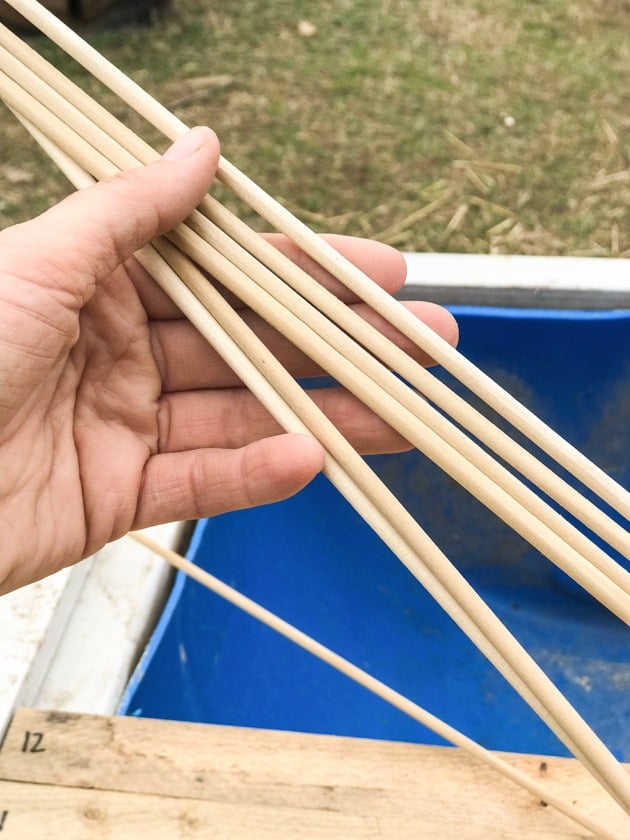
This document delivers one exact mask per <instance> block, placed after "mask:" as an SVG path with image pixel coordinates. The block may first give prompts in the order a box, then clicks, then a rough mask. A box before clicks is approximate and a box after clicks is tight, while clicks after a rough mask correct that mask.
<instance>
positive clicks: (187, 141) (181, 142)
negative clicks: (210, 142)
mask: <svg viewBox="0 0 630 840" xmlns="http://www.w3.org/2000/svg"><path fill="white" fill-rule="evenodd" d="M207 137H208V131H207V129H205V128H202V127H201V126H198V127H197V128H191V130H190V131H189V132H188V133H187V134H184V135H183V136H182V137H179V138H178V139H177V140H176V141H175V142H174V143H173V145H172V146H171V147H170V149H167V151H166V152H165V153H164V155H163V158H164V160H184V159H185V158H188V157H192V156H193V155H194V154H195V152H197V151H199V149H200V148H201V147H202V146H203V144H204V143H205V141H206V139H207Z"/></svg>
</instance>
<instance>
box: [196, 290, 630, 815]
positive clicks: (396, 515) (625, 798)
mask: <svg viewBox="0 0 630 840" xmlns="http://www.w3.org/2000/svg"><path fill="white" fill-rule="evenodd" d="M204 283H205V281H204ZM205 287H206V288H211V287H210V286H209V285H208V284H207V283H205ZM359 461H360V459H359ZM360 463H361V464H362V465H363V462H362V461H360ZM376 496H377V498H378V499H379V501H382V498H383V492H382V491H381V489H380V488H377V490H376ZM390 515H392V514H390ZM399 519H400V513H399V511H397V510H396V511H395V513H394V514H393V521H394V522H396V523H397V524H398V523H399ZM413 526H414V527H415V528H416V529H417V526H416V524H415V523H413ZM416 537H417V534H416ZM422 538H424V535H423V537H422ZM422 538H421V541H422ZM433 548H436V547H433ZM438 552H439V550H438ZM438 557H439V555H438ZM433 559H434V558H432V562H433ZM447 563H448V561H447ZM438 565H439V560H438ZM449 586H450V587H453V579H450V580H449V581H447V584H446V586H445V588H446V589H447V591H449V589H448V587H449ZM455 589H459V586H457V587H455ZM475 594H476V593H475ZM459 595H460V597H461V593H459ZM464 600H466V599H464ZM481 604H482V605H483V602H481ZM483 607H485V605H483V606H482V613H483ZM486 609H487V608H486ZM481 617H482V618H485V619H486V623H485V626H484V622H483V621H479V620H478V618H476V619H475V620H476V621H477V623H478V624H479V627H480V628H482V632H483V633H484V635H485V637H486V639H489V638H492V635H491V633H489V632H488V620H489V621H490V623H492V618H494V617H493V616H492V614H491V613H490V616H488V614H486V615H485V616H484V615H483V614H482V616H481ZM492 629H493V630H495V629H496V630H498V629H503V630H504V628H502V626H501V625H500V623H499V627H498V628H496V627H492ZM532 664H533V663H532ZM518 666H519V668H522V666H523V663H522V662H519V663H518ZM534 682H535V681H534ZM537 687H538V686H537ZM560 697H561V698H562V701H564V703H565V704H566V700H565V699H564V698H563V697H562V695H560ZM552 705H553V704H552ZM563 712H564V714H563V715H561V716H560V718H559V719H561V720H563V723H564V724H566V723H567V721H568V722H569V723H571V724H572V725H574V724H575V722H576V721H575V720H571V718H572V713H573V715H574V714H575V713H574V712H573V710H572V709H571V707H570V706H569V709H568V710H567V709H566V708H565V709H564V710H563ZM578 720H579V718H578ZM582 723H583V722H582ZM558 728H560V729H561V727H558ZM578 729H579V726H578ZM582 734H583V733H582ZM591 734H592V733H591ZM590 746H591V747H592V746H593V745H590ZM599 746H601V747H603V745H599ZM603 749H604V753H600V756H599V759H603V758H604V755H607V756H608V758H609V757H610V756H609V754H608V753H607V751H605V748H603ZM574 752H575V750H574ZM579 752H580V750H579V749H578V751H577V754H579ZM597 752H598V745H597V744H595V753H597ZM587 760H588V759H587ZM615 766H616V765H615ZM612 769H613V768H612V767H610V768H607V770H608V771H612ZM596 775H597V771H596ZM614 776H615V772H614V771H613V782H612V786H613V790H614V786H615V783H620V784H621V785H622V790H623V784H624V783H625V784H626V785H627V782H628V779H627V777H626V776H625V774H622V776H621V777H618V778H617V779H615V778H614ZM598 777H599V778H600V779H601V778H602V777H601V775H599V776H598ZM602 781H603V783H604V784H605V785H606V784H607V780H606V778H604V779H603V780H602ZM609 784H610V782H609ZM609 789H610V787H609ZM619 801H620V802H625V803H626V805H627V804H628V801H629V800H628V796H627V791H626V792H625V793H621V798H620V799H619Z"/></svg>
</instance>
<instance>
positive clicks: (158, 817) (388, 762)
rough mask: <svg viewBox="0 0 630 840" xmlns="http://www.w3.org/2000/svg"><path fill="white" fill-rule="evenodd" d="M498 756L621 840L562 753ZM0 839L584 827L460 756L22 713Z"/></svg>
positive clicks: (7, 770)
mask: <svg viewBox="0 0 630 840" xmlns="http://www.w3.org/2000/svg"><path fill="white" fill-rule="evenodd" d="M507 758H508V759H509V760H510V761H511V762H513V763H514V764H515V765H517V766H518V767H519V768H520V769H522V770H525V771H527V772H529V773H531V774H532V775H533V776H534V777H536V778H539V779H540V778H541V777H544V779H545V782H546V783H548V784H549V788H550V790H553V791H554V792H555V793H556V794H564V795H565V796H566V797H567V798H568V799H569V800H570V801H572V802H574V803H575V804H576V805H578V806H580V807H582V808H583V809H584V810H585V811H587V812H588V813H589V814H590V815H591V816H592V817H595V818H597V819H599V820H600V821H601V822H602V823H603V824H604V825H607V826H608V827H609V829H610V830H617V829H618V833H619V837H620V838H622V837H628V836H629V834H628V831H629V827H630V826H629V822H628V818H627V816H626V815H625V814H623V813H622V812H621V810H620V809H619V808H618V806H616V805H615V804H614V803H613V802H612V801H611V800H610V799H609V797H608V796H607V795H606V794H605V793H604V792H603V791H601V789H600V788H598V786H597V784H596V783H595V782H594V781H592V779H591V778H590V777H589V776H588V774H587V773H586V772H585V771H584V770H583V769H582V768H581V766H580V765H578V764H577V762H575V761H573V760H570V759H558V758H548V757H547V758H543V757H541V756H531V755H509V756H507ZM0 833H1V834H2V838H0V840H4V839H5V838H6V840H18V838H19V840H41V838H44V837H45V838H46V840H92V838H116V840H126V838H129V840H131V838H133V840H138V839H139V838H151V840H161V838H164V840H167V839H168V840H177V838H193V837H194V838H215V837H216V838H248V840H263V838H264V840H266V839H267V838H289V837H290V838H298V839H299V838H322V839H323V838H331V839H332V838H361V840H364V838H375V837H390V838H396V840H398V838H401V840H404V839H405V838H428V840H438V838H439V840H445V838H451V837H457V838H458V840H481V839H482V838H483V840H499V838H502V840H509V838H518V840H560V838H563V840H569V839H570V838H574V840H577V838H585V837H587V836H588V833H587V832H586V831H585V830H584V829H580V828H579V827H577V826H575V825H574V824H573V823H572V821H571V820H569V819H568V818H566V817H564V816H562V815H561V814H558V813H557V812H555V811H554V810H553V809H552V808H550V807H547V806H545V805H544V804H543V803H541V802H540V801H538V800H536V799H534V798H533V797H532V796H531V795H529V794H527V793H525V792H523V791H522V790H521V789H520V788H517V787H515V786H514V785H513V784H512V783H510V782H507V781H505V780H503V779H502V778H501V777H499V776H498V775H496V774H495V773H494V772H493V771H491V770H488V769H486V768H485V767H484V766H481V765H479V764H477V763H476V762H474V761H472V760H471V759H469V758H467V757H466V756H465V755H463V754H462V753H461V752H460V751H459V750H456V749H451V748H441V747H428V746H424V745H417V744H403V743H392V742H384V741H368V740H362V739H354V738H340V737H331V736H321V735H306V734H302V733H294V732H272V731H265V730H254V729H240V728H236V727H225V726H214V725H201V724H184V723H174V722H170V721H153V720H145V719H141V718H124V717H106V716H97V715H77V714H70V713H60V712H45V711H36V710H31V709H21V710H19V711H18V712H17V713H16V715H15V716H14V718H13V721H12V723H11V726H10V728H9V730H8V732H7V735H6V738H5V741H4V743H3V746H2V750H1V751H0Z"/></svg>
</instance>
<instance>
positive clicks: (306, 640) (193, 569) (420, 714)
mask: <svg viewBox="0 0 630 840" xmlns="http://www.w3.org/2000/svg"><path fill="white" fill-rule="evenodd" d="M129 536H130V537H131V538H132V539H134V540H135V541H137V542H139V543H141V544H142V545H144V546H146V547H147V548H148V549H149V550H150V551H152V552H153V553H154V554H157V555H158V556H160V557H162V558H163V559H164V560H166V561H167V562H168V563H169V564H170V565H171V566H173V567H174V568H175V569H178V570H179V571H180V572H182V573H183V574H185V575H187V576H188V577H190V578H192V579H193V580H195V581H197V582H198V583H200V584H201V585H202V586H204V587H205V588H206V589H209V590H210V591H211V592H214V593H215V595H218V596H219V597H220V598H223V599H224V600H226V601H228V602H229V603H231V604H233V605H234V606H235V607H237V608H238V609H240V610H242V611H243V612H245V613H247V614H248V615H250V616H251V617H252V618H254V619H256V620H257V621H260V622H261V623H262V624H264V625H266V626H267V627H270V628H271V629H272V630H274V631H275V632H276V633H279V634H280V635H281V636H284V638H286V639H288V640H289V641H291V642H293V643H294V644H296V645H298V646H299V647H301V648H302V649H303V650H306V651H307V652H308V653H310V654H312V655H313V656H316V657H317V658H318V659H321V660H322V661H323V662H326V663H327V664H328V665H330V666H331V667H332V668H334V669H335V670H337V671H339V672H340V673H342V674H344V675H345V676H346V677H348V678H349V679H351V680H353V681H354V682H356V683H358V684H359V685H361V686H363V688H365V689H367V690H368V691H370V692H371V693H372V694H375V695H376V696H377V697H380V698H381V700H384V701H385V702H386V703H389V704H390V705H391V706H393V707H394V708H396V709H399V710H400V711H401V712H403V713H404V714H406V715H408V716H409V717H410V718H412V719H413V720H415V721H417V722H418V723H420V724H422V725H423V726H426V727H427V729H430V730H432V731H433V732H435V733H436V734H437V735H439V736H440V737H441V738H444V740H446V741H449V742H450V743H451V744H454V745H455V746H456V747H459V748H460V749H461V750H463V751H464V752H466V753H468V754H469V755H471V756H472V757H473V758H475V759H476V760H477V761H480V762H482V763H483V764H486V765H488V766H489V767H492V768H493V769H494V770H496V771H497V772H499V773H501V775H502V776H505V777H506V778H508V779H510V780H511V781H513V782H515V783H516V784H517V785H519V786H520V787H522V788H524V789H525V790H527V791H529V793H531V794H533V795H534V796H535V797H536V798H537V799H540V800H541V801H542V802H546V803H547V804H548V805H551V806H553V807H554V808H556V809H557V810H558V811H560V812H561V813H563V814H565V816H567V817H569V818H570V819H572V820H574V821H575V822H576V823H578V825H581V826H582V827H583V828H586V829H587V830H588V831H591V832H593V834H594V835H595V837H601V838H604V839H605V840H620V838H618V837H616V836H614V835H613V834H612V833H611V832H610V831H609V830H608V829H607V827H606V826H604V825H602V824H601V823H599V822H596V821H595V820H593V819H592V818H590V817H589V816H587V815H586V814H584V813H583V812H582V811H581V810H580V809H578V808H576V807H575V806H574V805H573V804H571V803H569V802H566V801H565V800H563V799H560V798H559V797H557V796H555V795H554V794H553V793H551V792H550V791H549V790H548V789H547V788H546V787H545V786H544V785H541V784H540V783H539V782H538V781H536V780H534V779H531V778H530V777H529V776H527V775H526V774H525V773H522V772H521V771H520V770H517V769H516V768H515V767H512V765H510V764H509V762H507V761H505V760H504V759H502V758H501V757H500V756H499V755H497V754H496V753H495V752H492V751H491V750H487V749H485V748H484V747H482V746H480V745H479V744H478V743H477V742H476V741H473V740H472V739H471V738H468V737H467V736H466V735H464V734H463V733H462V732H460V731H459V730H457V729H455V728H454V727H452V726H449V724H447V723H445V722H444V721H443V720H441V719H440V718H439V717H437V716H436V715H433V714H431V712H429V711H427V710H426V709H424V708H422V707H421V706H419V705H418V704H417V703H414V702H413V700H410V699H409V698H408V697H406V696H404V695H403V694H401V693H400V692H398V691H396V690H395V689H393V688H391V687H390V686H388V685H386V684H385V683H383V682H382V681H381V680H378V679H376V677H373V676H372V675H371V674H369V673H367V672H366V671H364V670H363V669H361V668H359V667H358V666H357V665H354V664H353V663H352V662H349V661H348V660H347V659H345V658H344V657H342V656H340V655H339V654H338V653H335V652H334V651H333V650H331V649H330V648H327V647H326V646H325V645H322V644H321V643H320V642H318V641H316V640H315V639H313V638H312V637H310V636H308V635H307V634H306V633H303V632H302V631H301V630H298V628H297V627H294V626H293V625H292V624H289V622H287V621H284V620H283V619H282V618H280V617H279V616H277V615H276V614H275V613H273V612H271V611H269V610H267V609H265V608H264V607H262V606H261V605H260V604H258V603H256V602H255V601H253V600H252V599H251V598H248V597H247V596H246V595H243V594H242V593H241V592H239V591H238V590H237V589H234V588H233V587H231V586H229V585H228V584H226V583H224V582H223V581H221V580H219V578H217V577H216V576H214V575H211V574H210V573H209V572H207V571H205V570H204V569H202V568H200V567H199V566H197V565H196V564H194V563H191V562H190V561H189V560H186V559H185V558H184V557H182V556H181V555H180V554H177V553H176V552H174V551H172V550H170V549H168V548H165V547H163V546H162V545H160V544H159V543H158V542H156V541H155V540H153V539H152V538H151V537H149V536H147V534H145V533H143V532H142V531H134V532H131V533H130V534H129Z"/></svg>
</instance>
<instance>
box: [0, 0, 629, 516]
mask: <svg viewBox="0 0 630 840" xmlns="http://www.w3.org/2000/svg"><path fill="white" fill-rule="evenodd" d="M8 2H9V5H11V6H12V7H13V8H14V9H16V10H17V11H18V12H20V14H22V15H24V17H25V18H26V19H27V20H29V21H30V22H31V23H32V24H33V25H34V26H36V27H37V28H39V29H40V30H41V31H42V32H44V33H45V34H46V35H47V36H48V37H49V38H51V40H53V41H54V42H55V43H57V44H58V45H59V46H60V47H61V48H62V49H64V50H65V51H66V52H67V53H68V54H69V55H71V56H72V57H73V58H74V59H75V60H76V61H78V62H79V63H80V64H81V65H82V66H84V67H85V68H86V69H88V70H89V71H90V72H91V73H92V74H93V75H94V76H95V77H96V78H98V79H99V80H100V81H101V82H103V84H105V85H106V86H107V87H109V88H110V89H111V90H113V91H114V92H115V93H116V94H117V95H118V96H120V98H121V99H123V100H124V101H126V102H127V103H128V104H130V105H131V107H133V108H134V109H135V110H136V111H138V113H139V114H141V115H142V116H143V117H144V118H145V119H146V120H147V121H148V122H150V123H151V124H152V125H154V126H155V127H157V128H158V129H159V130H161V131H162V132H163V133H164V134H165V135H166V136H167V137H169V138H171V139H175V138H176V137H178V136H180V135H181V134H183V133H184V132H185V131H186V130H187V127H186V126H185V125H184V123H183V122H182V121H181V120H179V119H178V118H177V117H176V116H175V115H174V114H172V113H171V112H170V111H168V109H166V108H164V106H162V105H161V104H160V103H159V102H157V101H156V100H155V99H153V97H151V96H150V95H149V94H148V93H147V92H146V91H144V90H143V89H142V88H141V87H140V86H139V85H137V84H136V83H134V82H133V81H132V80H131V79H129V78H128V77H127V76H126V75H125V74H124V73H122V72H121V71H120V70H119V69H118V68H117V67H115V66H114V65H112V64H111V62H109V61H107V59H105V58H104V57H103V56H102V55H101V54H100V53H99V52H98V51H97V50H95V49H94V48H92V47H91V46H90V45H89V44H87V43H86V42H85V41H84V40H83V39H82V38H81V37H80V36H79V35H78V34H77V33H75V32H74V31H73V30H71V29H70V28H69V27H68V26H66V25H65V24H63V23H62V22H61V21H59V20H58V19H57V18H56V17H55V16H54V15H53V14H52V13H50V12H49V11H48V10H47V9H45V8H44V7H43V6H42V5H41V4H40V3H38V2H36V0H8ZM217 177H218V178H219V179H220V180H221V181H223V183H225V184H226V185H227V186H228V187H230V188H231V189H232V190H233V191H234V192H235V193H236V194H237V195H239V197H241V198H242V199H243V200H244V201H245V202H246V203H247V204H249V205H250V206H251V207H252V208H253V209H255V210H256V212H258V213H259V214H260V215H261V216H262V217H263V218H265V219H267V220H268V221H269V222H270V223H271V224H273V225H274V227H276V228H277V229H278V230H280V231H282V232H284V233H286V234H287V235H288V236H289V237H290V238H291V239H293V240H294V241H295V242H296V243H297V244H298V245H299V246H300V247H301V248H302V249H303V250H304V251H305V252H306V253H308V254H309V255H310V256H311V257H312V258H313V259H315V260H316V261H317V262H319V263H320V265H322V266H323V267H324V268H326V269H327V270H328V271H330V272H331V273H332V274H333V275H334V276H335V277H337V278H338V279H339V280H340V281H341V282H343V283H344V284H346V285H347V286H348V288H350V289H351V290H352V291H353V292H354V293H355V294H356V295H357V297H359V298H361V299H363V300H365V301H366V303H368V304H369V305H370V306H372V307H373V308H374V309H375V310H376V311H377V312H379V313H380V314H381V315H383V316H384V317H386V318H388V319H389V320H390V321H391V323H392V324H394V325H395V326H396V327H398V329H400V330H401V332H403V333H404V334H405V335H407V337H408V338H409V339H410V340H412V341H414V342H415V343H416V344H418V346H420V347H421V348H422V349H423V350H425V352H427V353H429V355H430V356H432V357H433V358H434V359H435V360H436V361H437V362H439V363H440V364H441V365H442V366H443V367H444V368H446V369H447V370H449V371H450V372H451V373H452V374H453V375H454V376H455V377H456V378H457V379H459V380H460V381H461V382H462V383H464V384H465V385H466V386H467V387H468V388H470V390H472V391H473V392H474V393H476V394H477V395H478V396H479V397H480V398H481V399H483V400H484V401H486V402H487V403H488V404H489V405H490V406H492V408H493V409H494V410H495V411H497V412H498V414H499V415H501V416H503V417H505V418H506V419H507V420H509V422H511V423H512V424H513V425H514V426H515V427H516V428H518V429H519V430H520V431H521V432H522V433H523V434H525V435H526V437H527V438H529V439H530V440H531V441H532V442H534V443H535V444H536V445H538V446H539V447H540V448H541V449H542V450H543V451H545V452H547V454H549V455H550V456H551V457H552V458H554V459H555V460H556V461H557V462H558V463H560V464H561V465H562V466H563V467H565V469H567V470H568V471H569V472H570V473H571V474H573V475H575V476H576V477H577V478H579V480H580V481H582V482H583V483H584V484H585V485H586V486H588V487H590V488H591V489H592V490H593V491H594V492H595V493H597V495H599V496H600V497H601V498H602V499H604V500H605V501H606V502H607V503H608V504H609V505H610V506H611V507H613V509H615V510H617V511H618V512H619V513H621V514H622V515H623V516H624V517H625V518H626V519H628V518H630V493H629V492H628V491H627V490H625V489H624V488H622V487H621V486H620V485H619V484H618V483H617V482H615V481H614V480H613V479H612V478H610V477H609V476H608V475H606V473H604V472H603V470H601V469H600V468H599V467H597V466H596V465H595V464H593V463H592V462H591V461H590V460H589V459H587V458H586V457H585V456H584V455H583V454H582V453H581V452H580V451H579V450H577V449H576V448H575V447H573V446H571V445H570V444H569V443H568V442H567V441H566V440H564V439H563V438H562V437H561V436H560V435H558V434H557V433H556V432H554V431H553V430H552V429H550V428H549V427H548V426H547V425H546V424H545V423H544V422H543V421H542V420H540V418H538V417H537V416H536V415H535V414H533V413H532V412H531V411H530V410H529V409H527V408H526V407H524V406H523V405H521V404H520V403H519V402H518V401H517V400H516V399H515V398H514V397H513V396H512V395H511V394H509V393H508V392H507V391H505V390H504V389H503V388H501V387H500V386H499V385H498V383H496V382H495V381H494V380H492V379H491V378H490V377H488V376H487V375H486V374H484V373H483V372H482V371H480V370H479V369H478V368H476V367H475V365H473V364H472V363H471V362H470V361H469V360H467V359H466V358H465V357H463V356H462V355H461V353H459V352H458V351H457V350H455V349H454V348H452V347H451V346H450V345H449V344H448V343H447V342H445V341H444V340H442V339H441V338H440V337H439V336H437V335H436V334H435V333H434V332H433V331H432V330H430V329H429V328H428V327H426V325H424V324H423V323H422V322H420V321H418V319H416V318H414V317H413V316H412V315H411V313H409V312H408V311H407V310H406V309H405V308H404V307H402V306H400V304H398V303H397V302H396V301H395V300H393V299H392V298H390V296H389V295H388V294H387V293H386V292H384V291H383V290H382V289H381V288H380V287H378V286H377V285H375V284H374V283H372V282H371V281H370V280H369V278H367V277H366V276H365V275H364V274H363V273H362V272H361V271H359V269H357V268H356V267H355V266H353V265H352V264H351V263H349V262H348V261H347V260H345V259H344V258H343V257H342V256H341V255H340V254H339V253H338V252H336V251H335V250H334V249H333V248H332V247H331V246H330V245H329V244H328V243H326V242H325V241H323V240H321V238H320V237H318V236H317V235H316V234H314V233H313V231H311V230H310V229H309V228H308V227H307V226H306V225H304V224H303V223H302V222H300V221H299V220H298V219H296V218H295V217H294V216H293V215H292V214H291V213H290V212H289V211H288V210H286V208H284V207H282V205H280V204H279V203H278V202H277V201H275V199H273V198H272V197H271V196H270V195H268V194H267V193H266V192H265V191H264V190H263V189H262V188H261V187H259V186H258V185H257V184H255V183H254V182H253V181H251V179H249V178H248V177H247V176H246V175H244V174H243V173H242V172H240V171H239V170H238V169H237V168H236V167H235V166H234V165H233V164H231V163H230V162H229V161H228V160H226V159H225V157H223V156H222V157H221V159H220V162H219V168H218V172H217Z"/></svg>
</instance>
